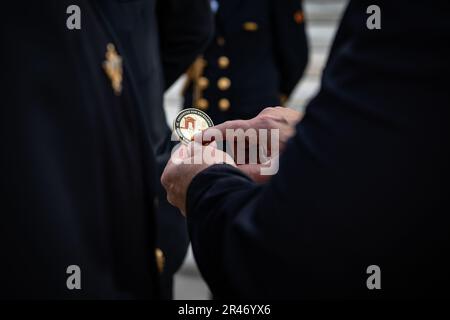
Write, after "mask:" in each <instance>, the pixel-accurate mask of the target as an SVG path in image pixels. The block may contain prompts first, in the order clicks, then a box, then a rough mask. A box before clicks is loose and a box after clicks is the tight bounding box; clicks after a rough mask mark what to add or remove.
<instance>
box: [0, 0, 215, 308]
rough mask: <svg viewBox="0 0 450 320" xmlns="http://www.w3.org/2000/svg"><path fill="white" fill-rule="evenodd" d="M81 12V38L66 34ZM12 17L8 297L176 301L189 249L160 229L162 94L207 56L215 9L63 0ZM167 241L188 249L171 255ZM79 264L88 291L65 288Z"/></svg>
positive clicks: (7, 104)
mask: <svg viewBox="0 0 450 320" xmlns="http://www.w3.org/2000/svg"><path fill="white" fill-rule="evenodd" d="M73 5H76V6H78V8H79V9H80V16H81V19H80V21H81V25H80V26H81V29H73V30H72V29H69V28H68V27H67V24H66V22H67V19H68V17H69V15H68V14H67V10H68V8H69V7H73ZM156 5H158V7H157V6H156ZM4 9H5V11H7V12H8V14H7V15H5V16H4V17H3V18H2V19H1V30H2V31H1V41H2V51H1V62H0V63H1V69H2V72H1V75H0V77H1V78H2V84H3V90H2V94H1V98H2V106H1V109H0V112H1V114H0V115H1V116H0V145H1V146H2V147H1V150H2V156H1V160H0V161H1V162H0V176H1V177H2V178H1V180H0V200H1V201H0V203H1V209H0V212H1V217H2V223H1V224H0V251H1V252H2V263H1V264H0V273H1V274H2V277H3V279H2V283H1V286H0V298H1V299H23V298H27V299H72V298H73V299H79V298H83V299H149V298H168V297H170V290H171V289H170V283H168V281H166V279H167V278H169V277H171V273H172V272H173V270H174V269H175V268H176V266H174V265H175V264H177V263H178V264H180V262H177V260H180V259H182V258H180V257H179V256H184V252H182V251H183V250H184V249H183V248H185V247H186V243H185V242H186V241H184V240H183V237H185V236H180V235H178V234H177V230H176V229H172V230H170V231H168V230H167V229H163V228H161V230H158V225H159V224H161V222H159V221H156V219H155V218H156V214H157V212H158V200H157V199H158V197H157V196H158V189H160V184H159V181H158V179H157V177H158V176H159V175H160V171H161V164H159V165H158V160H157V159H156V157H155V149H156V145H157V144H158V142H159V140H160V139H161V136H162V135H163V134H164V133H165V131H164V130H167V126H165V118H164V113H163V109H162V101H163V100H162V95H163V92H164V90H165V88H167V87H168V86H169V85H170V84H171V83H172V82H173V81H174V80H175V79H176V78H177V77H178V76H179V75H180V74H182V73H183V72H184V71H185V70H186V68H187V67H188V66H189V65H190V64H191V62H192V60H193V59H194V57H195V56H197V55H198V54H199V53H200V52H201V50H202V48H203V47H204V46H205V45H206V42H207V40H208V39H209V37H210V30H211V27H212V19H211V13H210V10H209V3H208V2H207V1H206V0H195V1H193V0H189V1H176V0H173V1H172V0H169V1H167V0H160V1H159V0H158V3H156V1H155V0H147V1H119V0H114V1H111V0H108V1H106V0H105V1H89V0H76V1H65V0H63V1H62V0H58V1H45V2H39V3H36V2H27V3H23V2H18V3H14V4H12V3H8V4H7V5H6V4H5V5H4ZM159 35H160V36H159ZM183 226H184V224H183ZM157 233H159V234H160V237H159V239H157ZM164 238H166V239H167V238H171V239H172V240H168V241H175V242H178V241H179V242H180V243H179V247H180V248H182V249H181V250H180V249H178V250H179V251H178V252H177V251H174V252H173V255H172V252H170V251H169V252H165V253H164V252H162V250H161V248H158V247H157V244H158V243H164V241H165V240H164ZM161 239H162V240H161ZM173 246H174V245H172V246H171V247H173ZM70 266H77V267H79V269H80V271H81V274H80V275H81V277H80V285H81V287H80V288H79V289H78V288H69V286H68V282H66V281H68V278H69V276H70V275H71V274H70V272H72V271H70V270H73V269H71V268H69V267H70ZM168 266H169V267H170V268H171V270H170V271H165V270H167V268H168ZM161 274H162V275H164V274H165V275H166V278H162V279H161V277H160V276H161ZM161 282H163V286H162V288H161V286H160V283H161Z"/></svg>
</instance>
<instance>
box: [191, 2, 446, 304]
mask: <svg viewBox="0 0 450 320" xmlns="http://www.w3.org/2000/svg"><path fill="white" fill-rule="evenodd" d="M376 3H377V4H378V6H379V7H380V8H381V22H382V29H381V30H369V29H368V28H366V19H367V18H368V17H369V15H368V14H366V10H367V8H368V7H369V6H370V5H372V4H373V2H372V1H351V2H350V4H349V7H348V9H347V11H346V13H345V16H344V17H343V20H342V23H341V26H340V29H339V32H338V34H337V36H336V39H335V43H334V46H333V48H332V52H331V56H330V58H329V61H328V64H327V66H326V69H325V72H324V75H323V80H322V87H321V90H320V93H319V94H318V95H317V97H316V98H315V99H314V100H313V101H312V102H311V104H310V105H309V106H308V108H307V111H306V117H305V118H304V120H303V121H302V122H301V123H299V124H298V126H297V133H296V135H295V136H294V137H293V138H292V139H291V140H290V141H289V144H288V146H287V149H286V151H285V153H284V154H283V156H282V158H281V161H280V162H281V163H280V170H279V172H278V174H277V175H276V176H274V177H272V179H271V180H270V182H269V183H267V184H264V185H257V184H255V183H253V182H252V181H251V180H250V179H249V178H248V177H246V176H245V175H244V174H242V173H240V171H238V170H237V169H234V168H233V167H231V166H224V165H216V166H213V167H211V168H209V169H208V170H206V171H204V172H202V173H200V174H199V175H197V176H196V177H195V178H194V180H193V182H192V184H191V185H190V187H189V190H188V195H187V196H188V197H187V199H188V200H187V214H188V223H189V227H190V234H191V241H192V244H193V249H194V254H195V257H196V259H197V261H198V264H199V267H200V270H201V272H202V274H203V275H204V277H205V279H206V280H207V282H208V283H209V285H210V286H211V289H212V292H213V293H214V294H215V295H216V296H218V297H246V298H283V297H284V298H349V297H350V298H410V297H425V298H427V297H428V298H430V297H436V296H438V297H447V298H448V296H449V291H448V287H449V285H450V281H449V280H450V279H449V272H448V270H450V265H449V259H448V255H449V252H450V250H449V249H450V248H449V247H450V241H449V235H450V232H449V231H450V218H449V214H448V212H449V200H448V191H447V189H448V188H447V186H448V181H449V170H448V168H449V155H448V148H449V137H450V132H449V129H450V123H449V120H450V119H449V110H450V90H449V79H448V75H449V74H450V60H449V57H450V46H448V44H449V43H450V42H449V40H450V20H449V14H450V4H449V2H448V1H440V0H435V1H429V2H427V4H426V5H424V4H423V2H422V1H377V2H376ZM372 265H377V266H379V267H380V270H381V277H380V280H381V282H380V283H381V290H369V289H368V287H367V285H366V284H367V283H366V282H367V280H368V278H369V276H370V274H367V268H368V267H369V266H372Z"/></svg>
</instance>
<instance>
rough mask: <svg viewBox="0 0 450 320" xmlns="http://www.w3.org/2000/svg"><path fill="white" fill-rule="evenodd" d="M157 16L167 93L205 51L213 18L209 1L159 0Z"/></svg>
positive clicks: (211, 30)
mask: <svg viewBox="0 0 450 320" xmlns="http://www.w3.org/2000/svg"><path fill="white" fill-rule="evenodd" d="M157 15H158V24H159V31H160V42H161V44H160V47H161V59H162V64H163V70H164V79H165V87H166V89H167V88H169V87H170V86H171V85H172V84H173V83H174V82H175V81H176V80H177V78H178V77H179V76H181V75H182V74H183V73H184V72H185V71H186V70H187V68H188V67H189V66H190V65H191V64H192V62H193V61H194V60H195V58H196V57H197V56H198V55H199V54H201V53H202V51H203V50H204V49H205V48H206V46H207V44H208V41H209V40H210V37H211V36H212V32H213V17H212V13H211V8H210V5H209V1H208V0H181V1H180V0H158V1H157Z"/></svg>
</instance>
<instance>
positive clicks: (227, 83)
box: [217, 77, 231, 91]
mask: <svg viewBox="0 0 450 320" xmlns="http://www.w3.org/2000/svg"><path fill="white" fill-rule="evenodd" d="M217 87H219V89H220V90H222V91H225V90H228V89H230V87H231V80H230V79H228V78H226V77H223V78H220V79H219V81H217Z"/></svg>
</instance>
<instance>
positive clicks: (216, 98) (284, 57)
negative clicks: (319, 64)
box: [184, 0, 307, 123]
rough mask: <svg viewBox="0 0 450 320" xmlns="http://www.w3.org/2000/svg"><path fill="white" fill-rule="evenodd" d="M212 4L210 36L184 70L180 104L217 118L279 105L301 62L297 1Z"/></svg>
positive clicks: (301, 17) (303, 55) (304, 57)
mask: <svg viewBox="0 0 450 320" xmlns="http://www.w3.org/2000/svg"><path fill="white" fill-rule="evenodd" d="M217 4H218V11H217V13H216V19H215V26H216V28H215V35H214V36H215V38H214V39H213V41H211V43H210V45H209V47H208V48H207V50H206V52H205V53H204V55H203V57H202V58H200V59H199V60H198V61H197V62H196V63H195V64H194V65H193V66H192V68H191V70H190V72H188V81H189V82H188V85H189V86H188V87H187V89H186V93H185V105H184V106H185V107H196V108H199V109H201V110H204V111H206V112H207V113H208V114H209V115H210V116H211V118H212V120H213V121H214V123H221V122H224V121H226V120H230V119H249V118H252V117H254V116H256V115H257V114H258V113H259V112H260V111H261V110H262V109H263V108H264V107H267V106H278V105H281V104H282V102H283V101H282V100H285V98H286V97H288V96H289V95H290V94H291V92H292V90H293V89H294V87H295V86H296V85H297V83H298V82H299V80H300V78H301V76H302V74H303V71H304V69H305V66H306V63H307V42H306V34H305V27H304V15H303V11H302V5H301V1H300V0H281V1H280V0H219V1H217ZM282 97H284V98H282Z"/></svg>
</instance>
